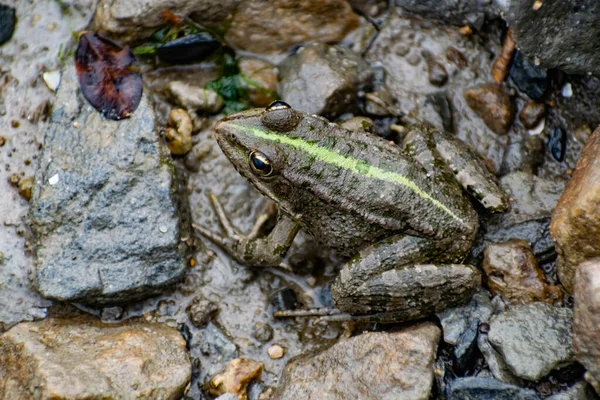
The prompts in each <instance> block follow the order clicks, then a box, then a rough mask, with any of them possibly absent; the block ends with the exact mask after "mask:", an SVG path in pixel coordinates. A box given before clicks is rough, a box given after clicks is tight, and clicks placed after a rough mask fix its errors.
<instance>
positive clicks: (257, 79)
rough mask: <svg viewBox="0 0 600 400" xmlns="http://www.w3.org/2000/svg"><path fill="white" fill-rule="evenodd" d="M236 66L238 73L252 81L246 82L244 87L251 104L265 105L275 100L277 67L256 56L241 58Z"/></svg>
mask: <svg viewBox="0 0 600 400" xmlns="http://www.w3.org/2000/svg"><path fill="white" fill-rule="evenodd" d="M238 67H239V68H240V73H241V74H243V75H244V76H246V77H247V78H249V79H250V80H251V81H252V82H250V83H248V82H246V89H247V90H248V96H249V98H250V102H251V103H252V105H254V106H256V107H266V106H268V105H269V104H270V103H271V102H273V101H275V100H277V81H278V70H277V68H275V67H273V66H272V65H271V64H269V63H268V62H266V61H263V60H259V59H256V58H242V59H241V60H240V61H239V62H238Z"/></svg>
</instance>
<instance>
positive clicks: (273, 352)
mask: <svg viewBox="0 0 600 400" xmlns="http://www.w3.org/2000/svg"><path fill="white" fill-rule="evenodd" d="M267 352H268V353H269V357H271V358H272V359H273V360H276V359H278V358H281V357H283V354H284V350H283V347H281V346H280V345H278V344H275V345H273V346H271V347H269V349H268V350H267Z"/></svg>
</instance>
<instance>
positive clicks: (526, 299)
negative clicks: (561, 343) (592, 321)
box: [483, 239, 562, 304]
mask: <svg viewBox="0 0 600 400" xmlns="http://www.w3.org/2000/svg"><path fill="white" fill-rule="evenodd" d="M483 270H484V271H485V275H486V278H487V279H486V280H487V287H488V288H489V289H490V293H491V294H492V295H493V296H496V295H499V296H500V297H502V299H503V300H504V301H506V302H507V303H509V304H527V303H531V302H534V301H543V302H546V303H548V304H555V303H560V302H561V300H562V291H561V290H560V288H559V287H558V286H554V285H550V284H549V283H548V281H547V280H546V277H545V276H544V273H543V272H542V270H541V269H540V266H539V264H538V262H537V260H536V258H535V255H534V254H533V251H532V250H531V246H530V245H529V243H528V242H526V241H525V240H522V239H511V240H509V241H507V242H504V243H498V244H491V245H489V246H487V247H486V248H485V251H484V253H483Z"/></svg>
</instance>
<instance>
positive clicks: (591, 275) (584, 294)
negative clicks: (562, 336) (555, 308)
mask: <svg viewBox="0 0 600 400" xmlns="http://www.w3.org/2000/svg"><path fill="white" fill-rule="evenodd" d="M574 284H575V286H574V297H575V298H574V304H575V306H574V310H573V311H574V320H573V346H574V348H575V357H576V358H577V361H578V362H580V363H581V364H583V366H584V367H585V368H586V369H587V373H588V374H589V375H590V376H591V378H593V380H595V381H596V382H600V341H599V340H598V326H599V324H600V259H598V258H596V259H593V260H590V261H586V262H584V263H582V264H581V265H579V267H578V268H577V272H576V273H575V282H574ZM597 386H598V385H597ZM598 387H600V386H598ZM599 394H600V392H599Z"/></svg>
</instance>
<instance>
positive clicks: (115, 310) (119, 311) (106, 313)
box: [100, 307, 123, 322]
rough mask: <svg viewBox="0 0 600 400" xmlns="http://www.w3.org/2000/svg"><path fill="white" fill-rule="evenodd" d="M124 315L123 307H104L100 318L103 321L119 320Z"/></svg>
mask: <svg viewBox="0 0 600 400" xmlns="http://www.w3.org/2000/svg"><path fill="white" fill-rule="evenodd" d="M122 316H123V307H104V308H103V309H102V314H101V316H100V318H101V319H102V321H103V322H111V321H117V320H119V319H121V317H122Z"/></svg>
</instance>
